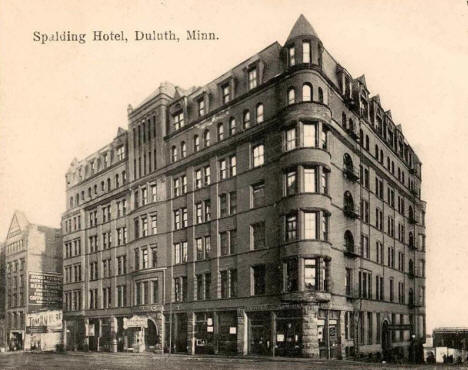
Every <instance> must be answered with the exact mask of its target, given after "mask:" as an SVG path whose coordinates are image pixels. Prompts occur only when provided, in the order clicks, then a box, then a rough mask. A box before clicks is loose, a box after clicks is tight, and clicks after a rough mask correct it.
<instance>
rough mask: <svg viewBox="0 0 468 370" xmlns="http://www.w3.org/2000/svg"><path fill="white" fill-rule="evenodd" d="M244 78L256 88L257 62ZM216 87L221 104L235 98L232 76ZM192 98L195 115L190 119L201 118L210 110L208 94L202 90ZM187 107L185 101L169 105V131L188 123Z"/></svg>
mask: <svg viewBox="0 0 468 370" xmlns="http://www.w3.org/2000/svg"><path fill="white" fill-rule="evenodd" d="M246 78H247V80H248V88H249V90H252V89H254V88H256V87H257V86H258V85H259V84H260V82H261V81H260V78H259V68H258V64H255V65H253V66H251V67H250V68H248V69H247V71H246ZM218 89H219V92H218V93H219V96H220V97H221V102H220V103H221V105H225V104H228V103H229V102H231V101H232V100H233V99H234V98H236V96H235V94H234V84H233V79H232V78H228V79H227V80H225V81H224V82H222V83H221V84H219V85H218ZM193 100H194V104H195V105H196V109H195V111H196V116H195V117H192V118H191V120H197V119H200V118H203V117H204V116H206V115H207V114H208V113H209V112H210V107H211V104H210V94H208V93H206V92H202V93H200V95H198V96H197V97H195V98H194V99H193ZM188 108H189V107H187V106H186V105H185V103H180V102H175V104H174V105H173V107H171V109H170V110H171V111H172V114H171V120H170V124H171V126H172V128H171V131H177V130H179V129H181V128H183V127H184V126H186V125H187V124H188V123H189V119H188V117H187V112H188V111H189V110H190V109H188ZM262 115H263V113H262ZM257 117H258V115H257ZM249 119H250V118H249ZM257 123H260V122H259V121H258V119H257Z"/></svg>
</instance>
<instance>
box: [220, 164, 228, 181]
mask: <svg viewBox="0 0 468 370" xmlns="http://www.w3.org/2000/svg"><path fill="white" fill-rule="evenodd" d="M226 178H227V166H226V160H225V159H222V160H220V161H219V179H220V180H224V179H226Z"/></svg>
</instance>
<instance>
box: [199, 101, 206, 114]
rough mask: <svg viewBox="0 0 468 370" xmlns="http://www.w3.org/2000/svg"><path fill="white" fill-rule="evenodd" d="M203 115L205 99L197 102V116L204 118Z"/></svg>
mask: <svg viewBox="0 0 468 370" xmlns="http://www.w3.org/2000/svg"><path fill="white" fill-rule="evenodd" d="M204 115H205V99H203V98H201V99H200V100H199V101H198V116H199V117H201V116H204Z"/></svg>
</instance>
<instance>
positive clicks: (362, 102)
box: [339, 70, 420, 172]
mask: <svg viewBox="0 0 468 370" xmlns="http://www.w3.org/2000/svg"><path fill="white" fill-rule="evenodd" d="M339 81H340V89H341V94H342V96H343V98H344V101H345V103H346V104H347V105H348V106H349V108H350V109H351V110H354V111H355V112H357V113H358V114H359V116H360V117H362V118H364V119H365V120H366V121H367V122H369V123H370V126H371V127H372V128H373V130H374V131H375V132H376V133H377V135H379V137H380V138H382V140H383V142H384V143H385V144H386V145H387V146H388V147H390V148H391V149H392V150H393V151H394V152H395V153H396V155H397V156H398V157H399V158H400V159H401V160H402V161H403V162H404V163H405V164H406V165H407V166H408V167H409V168H415V169H416V167H419V166H420V164H419V163H418V162H417V160H416V158H415V156H414V153H413V151H412V149H411V147H410V146H409V145H408V144H406V143H405V139H404V137H403V134H402V133H401V131H400V130H399V129H398V128H397V127H396V126H395V124H394V123H393V122H392V120H391V115H390V113H388V112H384V110H383V109H382V107H381V106H380V102H379V100H378V99H375V98H372V99H369V93H368V91H367V88H365V86H362V82H360V81H359V79H356V80H354V81H352V78H351V77H350V76H349V75H347V73H346V72H345V71H344V70H342V72H341V76H339ZM353 83H354V87H355V88H354V89H353V86H352V85H353ZM343 116H345V113H343ZM345 121H346V120H345V119H344V120H343V122H344V124H343V127H344V128H346V127H347V125H346V123H345ZM416 170H417V169H416ZM419 172H420V169H419Z"/></svg>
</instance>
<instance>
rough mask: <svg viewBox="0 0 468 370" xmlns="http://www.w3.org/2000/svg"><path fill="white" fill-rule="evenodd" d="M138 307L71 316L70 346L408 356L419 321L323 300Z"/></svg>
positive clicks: (67, 329) (66, 324)
mask: <svg viewBox="0 0 468 370" xmlns="http://www.w3.org/2000/svg"><path fill="white" fill-rule="evenodd" d="M131 310H132V311H130V308H129V311H128V312H126V313H124V314H122V313H115V314H112V315H109V316H104V315H100V316H91V315H90V316H89V317H86V316H85V317H82V316H77V317H74V318H70V317H68V318H66V319H65V321H64V327H65V332H66V340H65V348H66V349H67V350H84V351H88V350H89V351H106V352H144V351H150V352H156V353H163V352H165V353H186V354H200V355H203V354H207V355H210V354H215V355H217V354H220V355H263V356H281V357H286V356H290V357H308V358H317V359H343V358H352V357H354V356H355V355H356V354H360V355H365V356H370V355H372V356H374V355H375V356H377V357H378V356H381V357H382V358H384V356H385V354H387V355H388V356H389V355H390V354H393V356H395V355H397V354H398V356H400V352H401V357H408V349H409V348H410V345H411V342H410V338H411V336H410V332H412V329H411V327H412V326H411V325H410V324H406V321H405V320H404V319H403V318H402V319H400V320H399V324H395V318H394V317H393V316H395V315H394V314H389V313H383V312H382V313H379V312H366V313H363V312H360V311H356V310H353V309H352V308H351V309H350V308H349V307H331V306H326V305H321V304H320V303H302V302H301V303H293V304H284V303H283V304H276V305H275V304H264V305H256V306H246V307H242V308H239V307H235V308H234V307H233V308H222V309H221V308H215V309H203V310H184V309H179V307H177V309H173V310H172V309H169V310H167V309H166V310H164V309H163V307H160V306H157V307H156V306H155V307H153V308H152V309H151V310H147V311H141V310H136V309H133V308H131ZM401 316H403V315H401ZM390 320H393V321H390ZM392 322H393V324H389V323H392ZM396 352H398V353H396Z"/></svg>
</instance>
